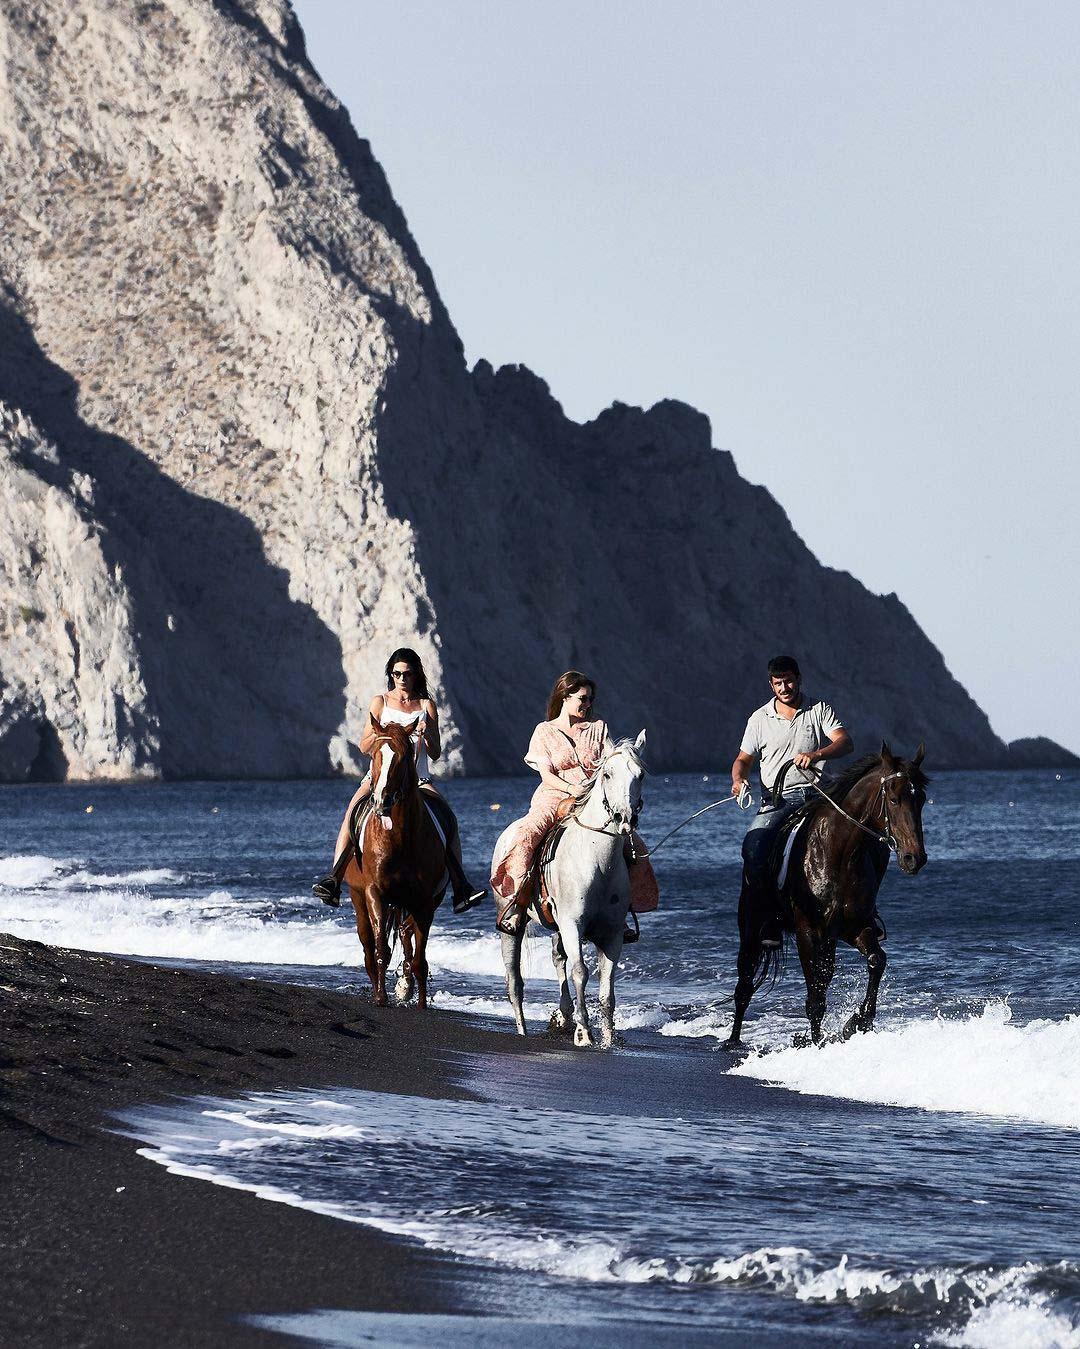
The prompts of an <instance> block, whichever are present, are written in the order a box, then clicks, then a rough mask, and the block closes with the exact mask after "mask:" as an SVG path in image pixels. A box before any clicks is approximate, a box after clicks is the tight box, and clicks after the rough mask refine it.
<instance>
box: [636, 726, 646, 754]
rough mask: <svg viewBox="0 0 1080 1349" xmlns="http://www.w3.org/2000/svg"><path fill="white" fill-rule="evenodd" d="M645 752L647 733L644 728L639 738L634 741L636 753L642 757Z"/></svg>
mask: <svg viewBox="0 0 1080 1349" xmlns="http://www.w3.org/2000/svg"><path fill="white" fill-rule="evenodd" d="M644 752H645V731H644V728H642V730H641V731H640V732H639V734H638V738H637V739H636V740H635V741H634V753H635V754H637V755H641V754H643V753H644Z"/></svg>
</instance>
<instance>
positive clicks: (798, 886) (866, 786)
mask: <svg viewBox="0 0 1080 1349" xmlns="http://www.w3.org/2000/svg"><path fill="white" fill-rule="evenodd" d="M923 752H924V750H923V746H922V745H921V744H920V745H919V748H918V749H917V750H916V751H915V754H914V756H913V757H912V758H911V759H910V760H905V759H899V758H896V757H894V756H893V754H892V752H891V751H890V749H889V746H888V744H886V743H885V742H882V746H881V753H880V755H878V754H871V755H869V756H867V757H866V758H864V759H860V760H859V761H858V762H857V763H856V764H854V765H852V767H851V768H849V769H848V770H847V771H846V772H845V773H844V774H843V775H842V776H841V777H839V778H838V779H837V780H836V782H834V783H833V784H832V785H831V786H830V787H828V788H827V789H825V790H824V792H823V795H821V796H818V797H816V798H814V799H812V800H810V801H808V802H807V803H806V804H805V805H804V806H802V807H801V808H800V809H799V810H797V811H795V812H794V814H793V815H792V818H791V820H790V821H787V822H785V825H784V827H783V829H782V831H781V835H780V838H779V839H778V840H777V849H776V852H775V853H774V864H775V863H776V862H778V861H779V855H780V850H781V849H782V848H783V847H784V845H785V843H786V840H787V839H788V838H789V837H790V836H791V834H792V833H793V832H794V831H795V830H796V828H798V831H799V832H798V833H797V834H795V839H794V842H793V844H792V846H791V853H790V855H789V857H788V864H787V876H786V880H785V882H784V885H783V888H782V890H781V893H780V901H781V913H782V924H783V929H784V935H785V939H786V936H787V934H788V933H791V932H793V933H794V934H795V942H796V946H797V949H798V952H799V961H800V963H801V964H802V969H803V976H804V977H805V979H806V1017H807V1020H808V1021H809V1023H810V1040H811V1041H812V1042H813V1043H814V1044H820V1043H821V1040H822V1034H821V1022H822V1018H823V1017H824V1015H825V1006H826V994H827V991H828V988H829V983H830V982H831V980H832V977H833V970H834V968H835V963H836V944H837V942H838V941H843V942H846V943H847V945H848V946H853V947H854V948H855V949H856V950H857V951H859V952H860V953H861V954H862V955H863V956H864V957H865V959H866V970H867V983H866V994H865V996H864V998H863V1000H862V1003H861V1005H860V1006H859V1008H858V1009H857V1010H856V1011H855V1012H854V1013H853V1014H852V1016H851V1017H850V1018H849V1019H848V1021H847V1023H846V1024H845V1026H844V1028H843V1031H842V1032H841V1038H842V1039H844V1040H847V1039H849V1038H850V1037H851V1036H852V1035H854V1034H856V1032H860V1031H868V1030H870V1029H871V1028H872V1026H873V1024H874V1016H875V1014H876V1012H877V995H878V986H879V985H880V983H881V977H882V975H883V974H884V973H885V966H886V964H887V959H886V956H885V952H884V951H883V950H882V949H881V942H882V940H883V939H884V936H885V929H884V925H883V924H881V920H880V919H879V918H878V917H877V909H876V906H875V901H876V898H877V892H878V887H879V886H880V885H881V881H882V878H883V877H884V875H885V872H886V870H887V868H888V865H889V854H890V853H895V854H896V860H897V864H898V866H899V868H900V870H901V871H902V872H903V873H904V875H906V876H914V875H915V874H916V873H917V872H919V871H921V870H922V868H923V867H924V866H925V865H926V848H925V847H924V845H923V828H922V808H923V804H924V802H925V800H926V791H925V788H926V783H927V781H928V779H927V777H926V775H925V774H924V773H923V771H922V769H921V767H920V764H921V763H922V759H923ZM788 766H789V765H785V770H786V768H787V767H788ZM761 907H762V906H761V904H760V901H759V902H757V903H755V900H754V896H753V894H752V892H750V891H749V890H748V887H747V885H746V877H745V874H744V876H743V885H742V891H741V893H740V896H739V960H738V976H739V977H738V983H737V984H736V987H735V999H734V1000H735V1017H734V1020H733V1022H732V1027H731V1035H730V1037H729V1038H728V1040H727V1041H726V1042H725V1043H724V1046H723V1048H725V1049H737V1048H739V1047H740V1045H741V1043H742V1042H741V1040H740V1038H739V1037H740V1033H741V1031H742V1023H743V1017H744V1016H745V1014H746V1009H747V1007H748V1006H749V1004H750V999H751V998H752V997H753V996H754V993H755V992H756V991H757V989H759V988H760V987H761V985H762V984H763V983H764V982H765V980H766V979H767V978H768V977H769V975H770V973H771V974H772V977H773V978H774V979H775V978H776V977H777V975H778V974H779V971H780V969H781V967H782V962H783V953H782V950H781V951H776V950H771V949H770V950H764V949H763V948H762V944H761V940H760V937H759V933H760V931H761V926H762V922H763V921H764V919H765V918H766V916H767V915H766V914H765V913H763V912H761Z"/></svg>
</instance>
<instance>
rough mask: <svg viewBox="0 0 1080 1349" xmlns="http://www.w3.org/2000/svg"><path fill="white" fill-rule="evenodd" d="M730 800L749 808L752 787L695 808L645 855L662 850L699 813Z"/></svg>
mask: <svg viewBox="0 0 1080 1349" xmlns="http://www.w3.org/2000/svg"><path fill="white" fill-rule="evenodd" d="M729 801H738V803H739V809H740V810H749V809H750V807H751V806H752V805H753V804H754V798H753V796H751V794H750V788H749V787H744V788H743V790H742V791H741V792H740V793H739V795H738V796H722V797H721V798H720V800H719V801H710V802H709V804H708V805H707V806H702V807H701V809H700V810H695V811H694V813H693V815H687V817H686V819H685V820H683V822H682V824H677V825H676V826H675V828H674V829H669V830H668V832H667V833H666V834H665V835H664V837H663V838H662V839H661V840H660V842H659V843H657V844H655V845H654V846H653V847H651V848H650V849H649V850H648V852H646V853H643V854H642V856H643V857H652V855H653V854H654V853H657V852H659V851H660V849H661V848H662V847H663V846H664V844H665V843H666V842H667V841H668V839H669V838H673V837H674V836H675V835H676V834H677V833H678V832H679V830H680V829H685V828H686V826H687V825H688V824H689V823H690V821H691V820H696V819H697V817H698V816H699V815H704V814H705V812H706V811H707V810H715V809H716V807H717V806H726V805H727V803H728V802H729Z"/></svg>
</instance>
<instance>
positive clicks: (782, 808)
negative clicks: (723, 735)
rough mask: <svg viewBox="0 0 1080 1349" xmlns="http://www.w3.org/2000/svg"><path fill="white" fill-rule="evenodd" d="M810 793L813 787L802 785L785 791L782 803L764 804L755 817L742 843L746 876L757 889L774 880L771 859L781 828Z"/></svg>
mask: <svg viewBox="0 0 1080 1349" xmlns="http://www.w3.org/2000/svg"><path fill="white" fill-rule="evenodd" d="M810 795H811V789H810V788H809V787H799V788H797V789H796V790H795V791H791V792H785V793H784V799H783V802H782V803H781V804H780V805H775V806H774V805H763V806H762V807H761V809H760V810H759V811H758V813H757V814H756V815H755V816H754V822H753V824H752V825H751V826H750V828H749V829H748V830H747V831H746V837H745V838H744V839H743V845H742V855H743V866H744V868H745V871H746V879H747V882H748V883H749V885H750V886H751V887H752V888H753V889H755V890H759V889H761V888H762V887H764V886H767V885H768V884H769V883H770V882H771V879H772V878H771V877H770V875H769V858H770V857H771V855H772V850H773V845H774V843H775V842H776V833H777V830H778V829H779V828H780V826H781V825H782V824H783V823H784V821H785V820H787V819H790V817H791V816H792V815H793V814H794V812H795V811H797V810H798V809H799V807H800V806H801V805H802V804H803V803H804V802H805V801H807V800H808V799H809V798H810Z"/></svg>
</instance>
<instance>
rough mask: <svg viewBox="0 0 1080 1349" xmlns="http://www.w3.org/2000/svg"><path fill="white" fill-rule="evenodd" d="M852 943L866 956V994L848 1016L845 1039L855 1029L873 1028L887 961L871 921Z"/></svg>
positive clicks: (854, 1031)
mask: <svg viewBox="0 0 1080 1349" xmlns="http://www.w3.org/2000/svg"><path fill="white" fill-rule="evenodd" d="M852 945H853V946H854V947H855V949H856V950H857V951H860V952H861V953H862V954H863V955H864V956H865V957H866V996H865V997H864V998H863V1000H862V1004H861V1005H860V1007H859V1009H858V1011H857V1012H855V1013H854V1014H853V1015H852V1016H851V1017H850V1018H849V1020H848V1023H847V1025H846V1026H845V1027H844V1029H843V1032H842V1034H843V1038H844V1039H845V1040H847V1039H849V1038H850V1037H851V1036H852V1035H854V1034H855V1033H856V1031H867V1030H871V1029H872V1028H873V1025H874V1017H875V1016H876V1015H877V995H878V988H879V986H880V984H881V976H882V975H883V974H884V973H885V966H886V965H887V964H888V963H889V961H888V957H887V956H886V955H885V952H884V951H883V950H882V949H881V943H880V942H879V940H878V933H877V928H876V927H875V926H874V924H873V923H871V924H870V926H869V927H864V928H863V930H862V931H861V932H860V933H859V935H858V936H857V937H856V938H855V940H854V941H853V942H852Z"/></svg>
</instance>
